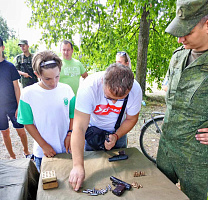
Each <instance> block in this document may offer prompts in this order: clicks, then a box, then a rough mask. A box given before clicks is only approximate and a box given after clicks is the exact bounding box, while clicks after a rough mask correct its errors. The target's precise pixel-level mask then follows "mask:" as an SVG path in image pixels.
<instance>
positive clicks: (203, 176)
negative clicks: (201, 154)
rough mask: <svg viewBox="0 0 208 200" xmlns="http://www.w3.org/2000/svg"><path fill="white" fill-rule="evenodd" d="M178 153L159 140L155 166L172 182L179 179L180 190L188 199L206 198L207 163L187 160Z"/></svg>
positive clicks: (207, 188)
mask: <svg viewBox="0 0 208 200" xmlns="http://www.w3.org/2000/svg"><path fill="white" fill-rule="evenodd" d="M172 148H178V153H175V152H173V151H172V149H171V148H170V146H168V147H167V145H166V143H165V141H162V140H161V141H160V145H159V149H158V154H157V167H158V168H159V169H160V171H161V172H163V173H164V174H165V175H166V176H167V177H168V178H169V179H170V180H171V181H172V182H173V183H174V184H176V183H177V182H178V180H180V185H181V190H182V191H183V192H184V193H185V194H186V195H187V196H188V197H189V198H190V200H207V194H208V163H206V162H204V163H201V162H199V161H197V159H196V160H195V162H188V161H187V160H186V159H184V157H182V156H181V155H180V147H178V146H175V147H172Z"/></svg>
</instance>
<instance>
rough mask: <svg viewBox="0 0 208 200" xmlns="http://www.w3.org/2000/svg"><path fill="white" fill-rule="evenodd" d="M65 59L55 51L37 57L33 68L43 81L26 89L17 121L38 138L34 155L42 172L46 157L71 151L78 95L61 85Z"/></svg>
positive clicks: (33, 62) (35, 142) (35, 138)
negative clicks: (44, 157) (43, 161)
mask: <svg viewBox="0 0 208 200" xmlns="http://www.w3.org/2000/svg"><path fill="white" fill-rule="evenodd" d="M61 66H62V62H61V59H60V58H59V57H58V56H57V55H56V54H54V53H53V52H52V51H43V52H40V53H38V54H36V55H35V56H34V58H33V61H32V67H33V70H34V73H35V74H36V76H37V77H38V78H39V79H40V82H38V83H35V84H33V85H31V86H28V87H26V88H24V89H23V91H22V94H21V97H20V103H19V108H18V119H17V121H18V122H19V123H21V124H24V125H25V128H26V129H27V131H28V132H29V133H30V135H31V136H32V137H33V138H34V140H35V141H34V147H33V151H34V152H33V153H34V156H35V163H36V167H37V168H38V170H39V171H40V165H41V161H42V157H43V156H44V155H45V156H47V157H53V156H55V155H56V154H57V153H64V152H67V153H68V152H69V151H70V149H71V148H70V139H71V132H72V131H71V130H72V123H73V118H74V106H75V96H74V93H73V91H72V89H71V87H70V86H68V85H66V84H63V83H59V76H60V71H61Z"/></svg>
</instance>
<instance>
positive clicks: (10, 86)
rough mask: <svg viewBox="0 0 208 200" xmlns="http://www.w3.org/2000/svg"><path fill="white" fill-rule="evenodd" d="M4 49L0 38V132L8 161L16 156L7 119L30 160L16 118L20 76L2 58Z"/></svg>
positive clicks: (23, 131) (23, 134)
mask: <svg viewBox="0 0 208 200" xmlns="http://www.w3.org/2000/svg"><path fill="white" fill-rule="evenodd" d="M4 49H5V47H4V45H3V40H2V38H1V37H0V86H1V89H0V130H1V133H2V135H3V140H4V144H5V146H6V148H7V151H8V152H9V155H10V159H16V155H15V153H14V151H13V149H12V143H11V138H10V130H9V122H8V118H9V119H10V120H11V122H12V124H13V127H14V128H15V129H16V131H17V133H18V135H19V137H20V139H21V142H22V145H23V152H24V155H25V157H26V158H32V156H33V155H32V154H30V152H29V150H28V141H27V135H26V132H25V130H24V126H23V125H22V124H19V123H18V122H17V118H16V117H17V106H18V104H19V98H20V88H19V84H18V79H19V78H20V75H19V73H18V72H17V70H16V68H15V66H14V65H13V64H12V63H10V62H8V61H6V60H5V59H4V58H3V51H4Z"/></svg>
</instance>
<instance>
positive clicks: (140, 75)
mask: <svg viewBox="0 0 208 200" xmlns="http://www.w3.org/2000/svg"><path fill="white" fill-rule="evenodd" d="M148 16H149V11H146V5H145V7H144V8H143V13H142V16H141V20H140V30H139V39H138V54H137V67H136V80H137V81H138V82H139V84H140V86H141V88H142V92H143V95H145V87H146V73H147V50H148V44H149V29H150V20H149V19H147V18H148Z"/></svg>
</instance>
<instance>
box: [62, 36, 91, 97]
mask: <svg viewBox="0 0 208 200" xmlns="http://www.w3.org/2000/svg"><path fill="white" fill-rule="evenodd" d="M73 51H74V50H73V45H72V43H71V42H70V41H68V40H63V41H62V43H61V54H62V63H63V66H62V69H61V73H60V82H61V83H66V84H68V85H69V86H70V87H71V88H72V90H73V91H74V94H75V96H76V94H77V90H78V87H79V82H80V76H81V77H82V78H84V79H85V78H86V77H87V76H88V73H87V71H86V69H85V68H84V66H83V65H82V63H81V62H80V61H78V60H76V59H74V58H72V54H73Z"/></svg>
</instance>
